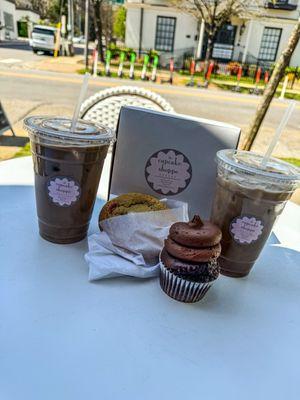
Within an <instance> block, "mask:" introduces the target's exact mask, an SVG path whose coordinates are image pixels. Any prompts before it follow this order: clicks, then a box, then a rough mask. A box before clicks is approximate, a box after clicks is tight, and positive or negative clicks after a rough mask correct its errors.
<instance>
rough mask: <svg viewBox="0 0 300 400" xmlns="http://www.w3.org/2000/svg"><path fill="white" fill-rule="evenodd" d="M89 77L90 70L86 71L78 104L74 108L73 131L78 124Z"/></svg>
mask: <svg viewBox="0 0 300 400" xmlns="http://www.w3.org/2000/svg"><path fill="white" fill-rule="evenodd" d="M89 77H90V74H89V73H88V72H86V73H85V74H84V77H83V81H82V85H81V89H80V94H79V97H78V100H77V104H76V107H75V110H74V114H73V118H72V124H71V132H74V130H75V128H76V124H77V120H78V117H79V112H80V107H81V103H82V102H83V99H84V97H85V94H86V90H87V87H88V83H89Z"/></svg>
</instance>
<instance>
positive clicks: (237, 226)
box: [229, 215, 264, 244]
mask: <svg viewBox="0 0 300 400" xmlns="http://www.w3.org/2000/svg"><path fill="white" fill-rule="evenodd" d="M263 229H264V226H263V224H262V221H261V220H260V219H257V218H255V217H254V216H251V215H244V216H243V215H240V216H239V217H236V218H235V219H234V220H233V221H232V222H231V224H230V229H229V230H230V233H231V235H232V237H233V239H234V240H235V241H236V242H237V243H240V244H250V243H253V242H255V241H256V240H257V239H258V238H259V237H260V235H261V234H262V231H263Z"/></svg>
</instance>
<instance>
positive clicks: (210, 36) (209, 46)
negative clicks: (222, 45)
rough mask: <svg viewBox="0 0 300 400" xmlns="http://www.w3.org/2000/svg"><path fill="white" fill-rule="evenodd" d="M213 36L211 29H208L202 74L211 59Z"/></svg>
mask: <svg viewBox="0 0 300 400" xmlns="http://www.w3.org/2000/svg"><path fill="white" fill-rule="evenodd" d="M214 37H215V35H214V34H213V32H212V31H210V32H209V33H208V39H207V48H206V53H205V59H204V76H206V73H207V70H208V66H209V63H210V60H211V56H212V52H213V47H214Z"/></svg>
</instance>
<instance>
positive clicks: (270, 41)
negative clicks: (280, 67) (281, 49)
mask: <svg viewBox="0 0 300 400" xmlns="http://www.w3.org/2000/svg"><path fill="white" fill-rule="evenodd" d="M281 32H282V29H280V28H268V27H265V29H264V33H263V36H262V39H261V44H260V49H259V54H258V59H259V60H263V61H274V60H275V58H276V55H277V50H278V46H279V42H280V37H281Z"/></svg>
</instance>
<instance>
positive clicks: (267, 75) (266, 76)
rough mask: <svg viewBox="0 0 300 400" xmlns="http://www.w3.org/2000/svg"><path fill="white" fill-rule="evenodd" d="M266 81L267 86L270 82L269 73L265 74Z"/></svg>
mask: <svg viewBox="0 0 300 400" xmlns="http://www.w3.org/2000/svg"><path fill="white" fill-rule="evenodd" d="M264 81H265V84H267V83H268V82H269V71H266V72H265V77H264Z"/></svg>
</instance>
